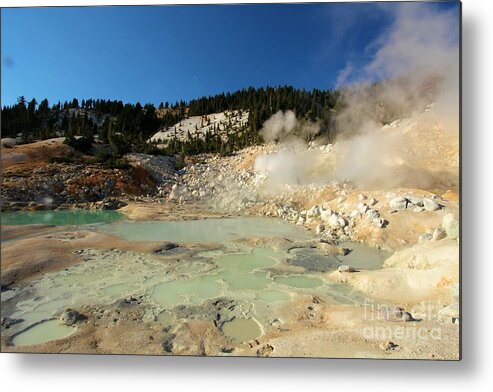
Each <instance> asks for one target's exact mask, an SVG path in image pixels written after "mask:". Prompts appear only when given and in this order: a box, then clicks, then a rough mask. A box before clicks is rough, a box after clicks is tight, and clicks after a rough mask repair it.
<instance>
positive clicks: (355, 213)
mask: <svg viewBox="0 0 493 392" xmlns="http://www.w3.org/2000/svg"><path fill="white" fill-rule="evenodd" d="M349 217H350V218H353V219H355V218H360V217H361V212H359V211H358V210H353V211H351V213H350V214H349Z"/></svg>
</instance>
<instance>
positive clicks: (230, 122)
mask: <svg viewBox="0 0 493 392" xmlns="http://www.w3.org/2000/svg"><path fill="white" fill-rule="evenodd" d="M248 115H249V112H248V111H242V110H232V111H224V112H220V113H211V114H206V115H203V116H192V117H189V118H185V119H183V120H181V121H179V122H177V123H176V124H174V125H172V126H171V127H168V128H165V129H163V130H161V131H159V132H156V133H155V134H154V135H153V136H152V137H151V138H150V139H149V141H150V142H155V143H158V144H166V142H167V141H169V140H171V139H177V140H180V141H186V140H187V139H188V138H189V136H191V137H198V138H201V139H203V138H205V135H206V133H210V134H217V135H219V136H221V138H222V139H223V140H226V139H227V133H228V132H235V131H239V130H240V129H242V128H243V127H245V126H247V125H248Z"/></svg>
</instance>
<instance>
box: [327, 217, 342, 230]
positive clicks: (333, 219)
mask: <svg viewBox="0 0 493 392" xmlns="http://www.w3.org/2000/svg"><path fill="white" fill-rule="evenodd" d="M329 225H330V226H331V227H332V228H334V229H338V228H339V227H340V223H339V216H338V215H337V214H332V215H331V216H330V218H329Z"/></svg>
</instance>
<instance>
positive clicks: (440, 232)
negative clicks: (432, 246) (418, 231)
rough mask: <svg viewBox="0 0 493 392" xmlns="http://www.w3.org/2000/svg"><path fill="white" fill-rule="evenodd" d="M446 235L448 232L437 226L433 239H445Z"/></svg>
mask: <svg viewBox="0 0 493 392" xmlns="http://www.w3.org/2000/svg"><path fill="white" fill-rule="evenodd" d="M446 236H447V232H446V231H445V230H444V229H442V228H440V227H437V228H436V229H435V230H434V231H433V241H440V240H443V239H444V238H445V237H446Z"/></svg>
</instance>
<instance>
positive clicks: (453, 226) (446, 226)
mask: <svg viewBox="0 0 493 392" xmlns="http://www.w3.org/2000/svg"><path fill="white" fill-rule="evenodd" d="M442 229H443V230H445V232H446V233H447V237H449V238H450V239H456V238H457V237H458V236H459V221H458V220H457V218H456V217H455V215H454V214H447V215H445V216H444V217H443V220H442Z"/></svg>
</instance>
